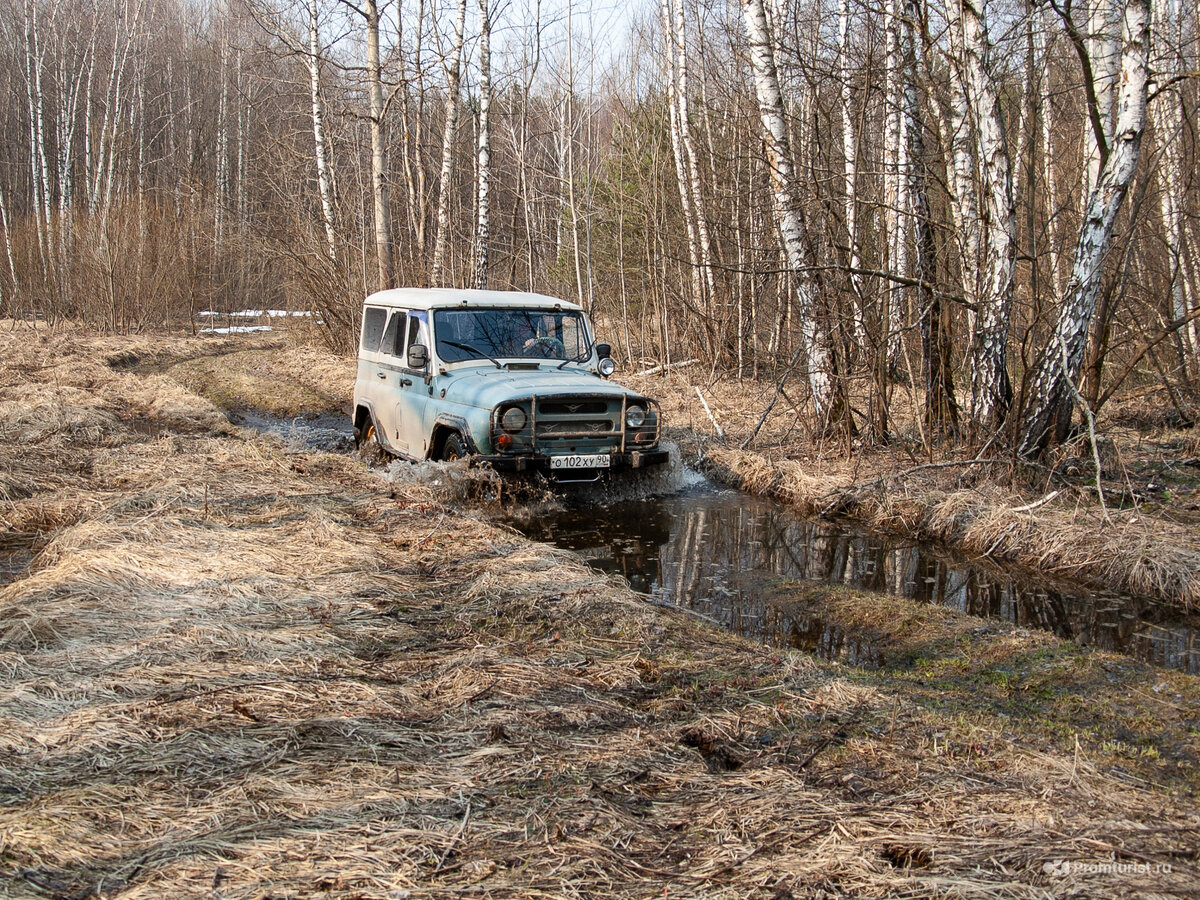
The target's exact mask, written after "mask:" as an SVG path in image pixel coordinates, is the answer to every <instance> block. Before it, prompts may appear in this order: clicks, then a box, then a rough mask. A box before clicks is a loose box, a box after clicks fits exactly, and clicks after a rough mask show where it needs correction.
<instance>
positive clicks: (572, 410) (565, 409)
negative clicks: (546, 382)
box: [538, 400, 608, 416]
mask: <svg viewBox="0 0 1200 900" xmlns="http://www.w3.org/2000/svg"><path fill="white" fill-rule="evenodd" d="M538 412H539V413H543V414H545V415H547V416H579V415H594V414H595V413H606V412H608V402H607V401H605V400H547V401H545V402H544V403H539V404H538Z"/></svg>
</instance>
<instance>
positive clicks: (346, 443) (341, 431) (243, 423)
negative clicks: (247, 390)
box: [229, 410, 354, 453]
mask: <svg viewBox="0 0 1200 900" xmlns="http://www.w3.org/2000/svg"><path fill="white" fill-rule="evenodd" d="M229 421H231V422H232V423H233V424H234V425H238V426H240V427H242V428H250V429H253V430H254V431H258V432H262V433H263V434H271V435H274V436H275V437H277V438H279V439H280V440H282V441H283V442H284V444H285V445H286V446H287V447H288V449H290V450H296V451H299V452H306V451H325V452H328V453H345V452H347V451H349V450H352V449H354V429H353V427H352V426H351V424H350V416H349V415H348V414H342V413H320V414H318V415H314V416H274V415H271V414H270V413H265V412H261V411H256V410H242V411H240V412H235V413H230V414H229Z"/></svg>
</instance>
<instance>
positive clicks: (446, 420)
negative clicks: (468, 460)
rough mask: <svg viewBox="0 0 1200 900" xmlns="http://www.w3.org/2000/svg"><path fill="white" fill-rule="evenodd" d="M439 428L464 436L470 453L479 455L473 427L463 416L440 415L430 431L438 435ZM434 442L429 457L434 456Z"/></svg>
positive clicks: (431, 444)
mask: <svg viewBox="0 0 1200 900" xmlns="http://www.w3.org/2000/svg"><path fill="white" fill-rule="evenodd" d="M439 428H446V429H448V430H450V431H457V432H458V433H459V435H461V436H462V439H463V441H464V442H465V443H466V445H467V452H468V453H478V452H479V447H478V446H477V445H476V444H475V438H474V437H472V436H471V426H470V425H468V424H467V420H466V419H464V418H463V417H462V416H456V415H454V414H453V413H445V412H444V413H439V414H438V417H437V418H436V419H434V420H433V425H432V427H431V428H430V429H429V431H430V433H431V434H436V433H437V430H438V429H439ZM434 444H435V442H434V441H430V442H429V455H430V456H432V455H433V448H434Z"/></svg>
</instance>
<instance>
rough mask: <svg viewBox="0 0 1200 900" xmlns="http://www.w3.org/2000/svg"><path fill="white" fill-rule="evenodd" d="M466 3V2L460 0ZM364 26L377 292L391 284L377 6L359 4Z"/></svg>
mask: <svg viewBox="0 0 1200 900" xmlns="http://www.w3.org/2000/svg"><path fill="white" fill-rule="evenodd" d="M463 2H466V0H463ZM361 11H362V14H363V17H364V18H365V19H366V24H367V98H368V103H369V110H370V113H369V120H370V128H371V196H372V199H373V200H374V207H375V257H376V261H377V263H378V266H379V288H380V289H381V290H382V289H383V288H389V287H392V286H393V285H394V282H395V266H394V263H393V260H392V217H391V209H390V207H389V205H388V183H387V144H386V142H385V140H384V134H383V125H384V123H383V113H384V105H383V74H382V68H381V63H380V58H379V6H378V4H377V3H376V0H363V6H362V10H361Z"/></svg>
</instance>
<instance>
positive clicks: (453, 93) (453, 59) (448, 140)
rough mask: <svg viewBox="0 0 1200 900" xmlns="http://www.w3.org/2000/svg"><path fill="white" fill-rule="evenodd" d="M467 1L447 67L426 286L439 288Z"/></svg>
mask: <svg viewBox="0 0 1200 900" xmlns="http://www.w3.org/2000/svg"><path fill="white" fill-rule="evenodd" d="M466 21H467V0H458V17H457V19H456V20H455V23H454V43H453V44H452V46H451V47H450V55H449V57H448V61H447V64H446V116H445V119H446V121H445V126H444V130H443V132H442V171H441V178H440V180H439V182H438V205H437V219H436V221H435V223H434V238H433V263H432V265H431V267H430V271H429V283H430V284H432V285H433V286H434V287H442V286H443V282H444V281H445V278H446V276H445V270H446V246H447V244H448V243H449V240H450V234H449V232H450V187H451V185H450V179H451V175H452V174H453V168H454V141H455V139H456V138H457V136H458V105H459V96H458V94H459V85H460V82H461V77H462V76H461V73H462V51H463V33H464V31H465V30H466Z"/></svg>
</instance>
